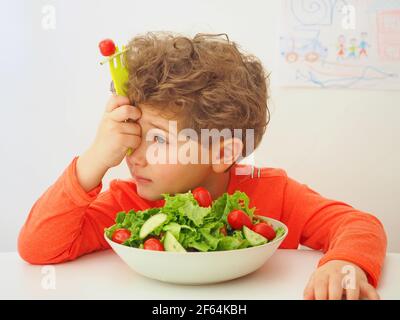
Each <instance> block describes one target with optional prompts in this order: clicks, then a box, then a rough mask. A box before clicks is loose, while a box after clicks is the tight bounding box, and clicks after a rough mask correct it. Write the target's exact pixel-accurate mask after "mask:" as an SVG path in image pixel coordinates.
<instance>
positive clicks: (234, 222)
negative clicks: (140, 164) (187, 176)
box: [105, 187, 285, 252]
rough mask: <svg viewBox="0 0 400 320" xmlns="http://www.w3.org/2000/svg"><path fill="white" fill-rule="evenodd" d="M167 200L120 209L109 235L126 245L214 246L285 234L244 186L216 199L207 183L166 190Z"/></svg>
mask: <svg viewBox="0 0 400 320" xmlns="http://www.w3.org/2000/svg"><path fill="white" fill-rule="evenodd" d="M163 197H164V199H165V204H164V206H163V207H160V208H151V209H147V210H143V211H134V210H130V211H129V212H128V213H126V212H125V211H122V212H119V213H118V214H117V216H116V220H115V222H116V223H115V224H114V225H113V226H111V227H109V228H106V229H105V233H106V236H107V237H108V238H109V239H110V240H112V241H114V242H117V243H120V244H122V245H125V246H129V247H134V248H141V249H146V250H157V251H173V252H187V251H190V252H192V251H194V252H196V251H197V252H198V251H201V252H208V251H221V250H235V249H243V248H248V247H254V246H259V245H262V244H265V243H267V242H270V241H273V240H275V239H278V238H280V237H281V236H283V234H284V232H285V231H284V228H277V229H274V228H273V227H272V225H271V224H270V223H269V222H266V221H265V220H261V218H259V217H258V216H255V215H254V214H253V213H254V211H255V209H256V208H255V207H253V208H249V198H248V196H247V195H246V194H245V193H244V192H240V191H236V192H235V193H234V194H232V195H229V194H228V193H224V194H223V195H222V196H220V197H219V198H218V199H216V200H214V201H212V198H211V195H210V193H209V192H208V191H207V190H206V189H204V188H202V187H199V188H196V189H194V190H193V192H191V191H189V192H187V193H178V194H176V195H168V194H163Z"/></svg>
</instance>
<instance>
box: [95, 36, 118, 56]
mask: <svg viewBox="0 0 400 320" xmlns="http://www.w3.org/2000/svg"><path fill="white" fill-rule="evenodd" d="M99 49H100V52H101V54H102V55H103V56H105V57H108V56H111V55H113V54H114V53H115V43H114V41H112V40H111V39H104V40H102V41H100V43H99Z"/></svg>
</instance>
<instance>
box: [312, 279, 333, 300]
mask: <svg viewBox="0 0 400 320" xmlns="http://www.w3.org/2000/svg"><path fill="white" fill-rule="evenodd" d="M328 285H329V283H328V279H327V278H326V277H322V278H318V279H315V280H314V295H315V300H326V299H327V298H328Z"/></svg>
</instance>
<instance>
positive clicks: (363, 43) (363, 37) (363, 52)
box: [358, 32, 370, 58]
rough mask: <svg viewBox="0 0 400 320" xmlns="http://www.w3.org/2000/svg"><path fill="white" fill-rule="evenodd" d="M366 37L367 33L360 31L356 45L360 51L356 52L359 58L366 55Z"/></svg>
mask: <svg viewBox="0 0 400 320" xmlns="http://www.w3.org/2000/svg"><path fill="white" fill-rule="evenodd" d="M366 38H367V33H366V32H362V33H361V41H360V44H359V45H358V46H359V48H360V51H359V53H358V56H359V57H360V58H361V56H365V57H368V53H367V48H368V47H369V46H370V45H369V43H368V42H367V40H366Z"/></svg>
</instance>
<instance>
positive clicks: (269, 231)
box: [253, 222, 276, 241]
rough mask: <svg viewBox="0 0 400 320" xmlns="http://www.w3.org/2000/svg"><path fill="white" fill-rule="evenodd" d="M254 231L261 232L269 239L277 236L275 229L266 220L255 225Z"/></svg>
mask: <svg viewBox="0 0 400 320" xmlns="http://www.w3.org/2000/svg"><path fill="white" fill-rule="evenodd" d="M253 231H254V232H257V233H258V234H261V235H262V236H263V237H265V238H267V239H268V240H269V241H271V240H273V239H274V238H275V236H276V233H275V230H274V229H273V228H272V227H271V226H270V225H268V224H267V223H265V222H260V223H257V224H255V225H254V227H253Z"/></svg>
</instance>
